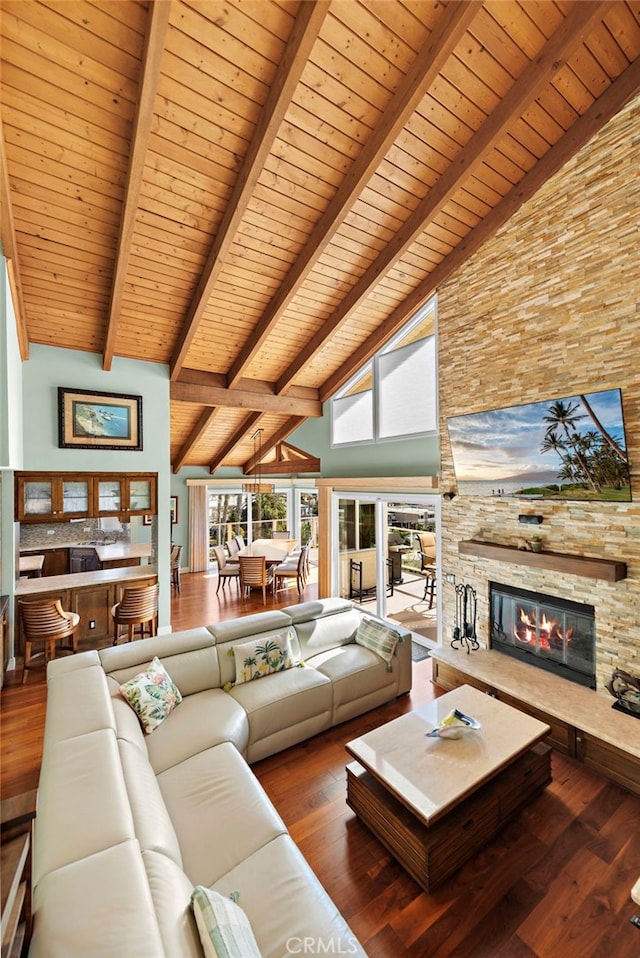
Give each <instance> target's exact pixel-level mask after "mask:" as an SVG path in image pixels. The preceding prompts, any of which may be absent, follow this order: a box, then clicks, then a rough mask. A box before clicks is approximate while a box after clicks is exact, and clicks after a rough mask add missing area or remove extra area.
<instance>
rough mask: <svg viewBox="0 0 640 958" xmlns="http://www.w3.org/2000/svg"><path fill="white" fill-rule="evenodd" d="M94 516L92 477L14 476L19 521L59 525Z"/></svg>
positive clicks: (33, 474) (31, 474)
mask: <svg viewBox="0 0 640 958" xmlns="http://www.w3.org/2000/svg"><path fill="white" fill-rule="evenodd" d="M92 514H93V477H92V476H88V475H84V474H82V473H65V474H58V475H56V474H52V473H46V474H39V473H17V474H16V519H17V521H18V522H52V521H53V522H59V521H60V520H67V519H83V518H88V517H89V516H91V515H92Z"/></svg>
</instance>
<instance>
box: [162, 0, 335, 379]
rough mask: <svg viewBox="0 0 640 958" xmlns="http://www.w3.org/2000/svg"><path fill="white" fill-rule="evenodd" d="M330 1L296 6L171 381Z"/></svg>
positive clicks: (315, 0)
mask: <svg viewBox="0 0 640 958" xmlns="http://www.w3.org/2000/svg"><path fill="white" fill-rule="evenodd" d="M329 5H330V4H329V2H328V0H313V2H308V3H303V4H301V5H300V9H299V11H298V15H297V17H296V21H295V24H294V26H293V29H292V31H291V36H290V37H289V41H288V43H287V48H286V50H285V52H284V55H283V57H282V60H281V61H280V64H279V66H278V70H277V73H276V76H275V78H274V81H273V83H272V84H271V88H270V90H269V95H268V97H267V100H266V102H265V104H264V108H263V110H262V112H261V114H260V118H259V120H258V123H257V125H256V129H255V132H254V135H253V137H252V140H251V143H250V144H249V149H248V151H247V154H246V156H245V158H244V162H243V164H242V169H241V171H240V173H239V175H238V178H237V180H236V182H235V185H234V187H233V190H232V192H231V196H230V197H229V200H228V202H227V206H226V210H225V213H224V216H223V217H222V222H221V223H220V227H219V229H218V232H217V234H216V237H215V240H214V242H213V245H212V247H211V250H210V251H209V256H208V257H207V263H206V265H205V268H204V270H203V272H202V275H201V276H200V279H199V281H198V285H197V287H196V291H195V295H194V297H193V299H192V301H191V304H190V306H189V310H188V312H187V316H186V319H185V322H184V323H183V325H182V329H181V331H180V336H179V338H178V342H177V345H176V348H175V350H174V353H173V357H172V359H171V364H170V365H171V379H172V380H175V379H177V378H178V376H179V375H180V371H181V369H182V367H183V366H184V364H185V361H186V358H187V354H188V352H189V348H190V346H191V344H192V342H193V340H194V337H195V335H196V333H197V331H198V326H199V325H200V322H201V320H202V316H203V314H204V311H205V309H206V307H207V303H208V301H209V297H210V295H211V291H212V290H213V287H214V286H215V283H216V281H217V279H218V275H219V273H220V270H221V269H222V267H223V265H224V261H225V257H226V256H227V254H228V252H229V249H230V247H231V245H232V243H233V241H234V238H235V235H236V232H237V230H238V227H239V225H240V223H241V222H242V217H243V216H244V214H245V212H246V209H247V206H248V205H249V201H250V200H251V197H252V195H253V191H254V189H255V186H256V184H257V182H258V178H259V177H260V174H261V173H262V170H263V168H264V164H265V162H266V160H267V157H268V156H269V153H270V151H271V149H272V147H273V141H274V140H275V138H276V136H277V134H278V131H279V129H280V124H281V123H282V121H283V119H284V117H285V114H286V112H287V109H288V107H289V104H290V102H291V98H292V96H293V93H294V91H295V89H296V86H297V84H298V81H299V80H300V77H301V76H302V72H303V70H304V68H305V66H306V65H307V61H308V59H309V55H310V53H311V50H312V48H313V44H314V43H315V41H316V38H317V36H318V33H319V31H320V28H321V26H322V24H323V22H324V18H325V16H326V14H327V11H328V9H329Z"/></svg>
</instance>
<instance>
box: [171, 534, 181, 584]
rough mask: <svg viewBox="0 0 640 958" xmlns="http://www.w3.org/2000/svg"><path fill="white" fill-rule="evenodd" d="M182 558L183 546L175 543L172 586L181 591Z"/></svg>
mask: <svg viewBox="0 0 640 958" xmlns="http://www.w3.org/2000/svg"><path fill="white" fill-rule="evenodd" d="M181 559H182V546H181V545H174V546H172V548H171V587H172V588H173V589H175V590H176V592H180V561H181Z"/></svg>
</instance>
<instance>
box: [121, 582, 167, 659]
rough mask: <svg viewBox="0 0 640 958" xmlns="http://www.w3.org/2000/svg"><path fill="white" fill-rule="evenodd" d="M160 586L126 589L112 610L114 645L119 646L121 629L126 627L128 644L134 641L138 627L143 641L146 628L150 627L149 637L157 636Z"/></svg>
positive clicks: (156, 584)
mask: <svg viewBox="0 0 640 958" xmlns="http://www.w3.org/2000/svg"><path fill="white" fill-rule="evenodd" d="M159 590H160V586H159V585H158V583H157V582H156V583H155V584H154V585H148V586H143V587H142V588H138V589H136V588H133V589H125V590H124V591H123V593H122V598H121V599H120V601H119V602H118V603H117V604H116V605H114V606H113V608H112V609H111V615H112V617H113V644H114V645H117V644H118V638H119V627H120V626H121V625H126V627H127V642H131V641H133V639H134V637H135V631H136V627H138V626H139V627H140V638H141V639H143V638H144V636H145V632H146V628H145V627H146V626H147V625H148V626H149V635H155V634H156V632H157V630H158V592H159Z"/></svg>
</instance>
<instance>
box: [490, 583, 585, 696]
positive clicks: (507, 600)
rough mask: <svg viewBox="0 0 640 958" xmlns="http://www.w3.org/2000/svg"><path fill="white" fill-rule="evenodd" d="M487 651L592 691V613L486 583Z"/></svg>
mask: <svg viewBox="0 0 640 958" xmlns="http://www.w3.org/2000/svg"><path fill="white" fill-rule="evenodd" d="M489 590H490V591H489V596H490V603H489V604H490V609H491V622H490V635H491V647H492V648H493V649H496V650H497V651H499V652H503V653H504V654H506V655H511V656H513V657H514V658H517V659H520V660H521V661H523V662H529V663H530V664H531V665H536V666H537V667H538V668H541V669H545V670H546V671H549V672H555V674H556V675H561V676H562V677H563V678H566V679H569V681H571V682H577V683H578V684H579V685H586V686H587V687H588V688H591V689H595V687H596V681H595V610H594V608H593V606H592V605H586V604H582V603H578V602H571V601H569V600H568V599H561V598H559V597H558V596H550V595H543V594H542V593H541V592H528V591H526V590H525V589H518V588H515V587H514V586H508V585H501V584H500V583H497V582H490V583H489Z"/></svg>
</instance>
